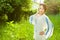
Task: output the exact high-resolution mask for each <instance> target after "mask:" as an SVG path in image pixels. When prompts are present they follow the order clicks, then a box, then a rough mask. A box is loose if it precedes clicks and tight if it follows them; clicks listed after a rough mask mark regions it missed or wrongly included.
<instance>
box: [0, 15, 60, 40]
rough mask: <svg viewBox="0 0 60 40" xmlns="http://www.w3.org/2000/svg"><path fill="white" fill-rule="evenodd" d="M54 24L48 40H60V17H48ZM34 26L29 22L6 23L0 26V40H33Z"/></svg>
mask: <svg viewBox="0 0 60 40" xmlns="http://www.w3.org/2000/svg"><path fill="white" fill-rule="evenodd" d="M49 18H50V20H51V21H52V23H53V24H54V33H53V36H52V37H51V38H49V40H60V15H49ZM33 29H34V26H33V25H32V24H30V23H29V21H28V20H27V21H24V20H22V21H21V22H19V23H13V21H11V22H7V23H6V24H5V25H0V40H33V31H34V30H33Z"/></svg>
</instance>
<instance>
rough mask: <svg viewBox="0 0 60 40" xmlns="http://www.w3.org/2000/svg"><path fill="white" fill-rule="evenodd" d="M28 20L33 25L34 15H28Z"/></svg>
mask: <svg viewBox="0 0 60 40" xmlns="http://www.w3.org/2000/svg"><path fill="white" fill-rule="evenodd" d="M29 22H30V24H33V25H35V18H34V15H31V16H30V17H29Z"/></svg>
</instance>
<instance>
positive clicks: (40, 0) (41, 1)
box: [33, 0, 44, 4]
mask: <svg viewBox="0 0 60 40" xmlns="http://www.w3.org/2000/svg"><path fill="white" fill-rule="evenodd" d="M33 1H34V2H35V3H38V4H44V0H33Z"/></svg>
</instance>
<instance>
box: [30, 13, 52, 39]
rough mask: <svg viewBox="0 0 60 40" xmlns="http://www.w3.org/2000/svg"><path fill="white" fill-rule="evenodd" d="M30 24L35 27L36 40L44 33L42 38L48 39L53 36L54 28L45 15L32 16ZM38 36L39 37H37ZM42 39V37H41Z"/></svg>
mask: <svg viewBox="0 0 60 40" xmlns="http://www.w3.org/2000/svg"><path fill="white" fill-rule="evenodd" d="M29 21H30V23H31V24H33V25H34V38H38V37H40V36H41V35H39V32H41V31H44V32H45V34H44V36H43V37H42V38H46V39H47V38H48V37H51V36H52V33H53V27H52V23H51V21H50V19H49V18H48V17H47V16H46V15H45V14H43V15H36V14H34V15H31V16H30V19H29ZM37 35H38V36H37ZM40 38H41V37H40Z"/></svg>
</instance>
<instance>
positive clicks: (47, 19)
mask: <svg viewBox="0 0 60 40" xmlns="http://www.w3.org/2000/svg"><path fill="white" fill-rule="evenodd" d="M46 22H47V25H48V27H47V30H46V33H45V35H46V39H47V38H50V37H51V36H52V34H53V29H54V27H53V24H52V22H51V21H50V19H49V18H48V17H47V18H46Z"/></svg>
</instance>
